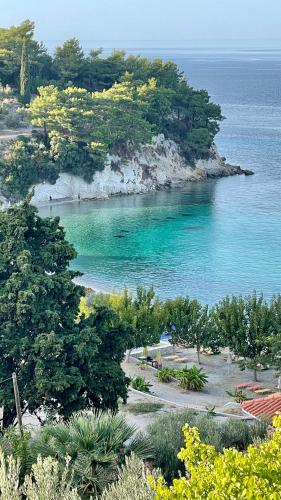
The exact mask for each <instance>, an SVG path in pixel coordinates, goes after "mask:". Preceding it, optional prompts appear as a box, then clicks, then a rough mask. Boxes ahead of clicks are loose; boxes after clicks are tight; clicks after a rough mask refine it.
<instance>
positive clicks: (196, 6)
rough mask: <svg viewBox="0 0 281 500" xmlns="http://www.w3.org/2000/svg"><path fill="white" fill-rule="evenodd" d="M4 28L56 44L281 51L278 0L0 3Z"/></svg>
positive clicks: (280, 5) (28, 0)
mask: <svg viewBox="0 0 281 500" xmlns="http://www.w3.org/2000/svg"><path fill="white" fill-rule="evenodd" d="M0 12H1V17H0V24H1V26H10V25H12V24H18V23H20V22H21V21H23V20H24V19H27V18H29V19H31V20H33V21H35V23H36V37H37V39H39V40H42V41H43V42H45V43H46V44H47V45H48V46H54V45H56V44H58V43H61V41H62V40H65V39H67V38H70V37H73V36H75V37H77V38H79V39H80V40H81V41H82V42H83V45H84V46H87V45H91V46H96V47H97V46H103V47H116V48H118V47H120V48H122V47H185V48H187V47H249V48H255V47H258V48H263V47H264V48H271V47H272V48H281V33H280V19H281V1H280V0H48V1H47V2H40V1H38V0H9V1H8V2H7V1H6V0H0Z"/></svg>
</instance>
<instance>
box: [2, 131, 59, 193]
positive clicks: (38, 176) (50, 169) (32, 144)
mask: <svg viewBox="0 0 281 500" xmlns="http://www.w3.org/2000/svg"><path fill="white" fill-rule="evenodd" d="M0 175H1V177H2V179H3V180H2V186H3V191H4V192H7V193H9V194H10V195H12V197H13V198H15V199H16V200H18V199H20V198H22V197H23V196H25V195H26V194H27V193H28V190H29V188H30V186H32V185H34V184H38V183H39V182H43V181H48V182H50V183H54V182H55V181H56V179H57V177H58V169H57V167H56V165H55V164H54V162H53V161H52V160H51V157H50V153H49V151H48V149H47V148H46V146H45V144H44V143H43V142H41V141H38V140H37V138H35V137H24V136H19V137H18V138H17V139H15V140H12V141H10V143H9V146H8V148H7V149H6V150H5V152H4V155H3V157H2V158H1V160H0Z"/></svg>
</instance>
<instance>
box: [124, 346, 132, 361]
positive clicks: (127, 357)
mask: <svg viewBox="0 0 281 500" xmlns="http://www.w3.org/2000/svg"><path fill="white" fill-rule="evenodd" d="M131 352H132V349H127V351H126V358H125V363H130V356H131Z"/></svg>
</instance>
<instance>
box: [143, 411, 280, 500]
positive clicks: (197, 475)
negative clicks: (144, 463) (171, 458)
mask: <svg viewBox="0 0 281 500" xmlns="http://www.w3.org/2000/svg"><path fill="white" fill-rule="evenodd" d="M275 427H276V430H275V432H274V433H273V435H272V438H271V439H269V440H266V441H264V442H262V443H260V444H258V445H256V446H254V445H250V446H249V447H248V449H247V452H246V453H245V452H239V451H237V450H235V449H233V448H230V449H225V450H224V451H223V452H222V453H218V452H217V451H216V449H215V448H214V447H213V446H210V445H208V444H205V443H203V442H202V441H201V440H200V435H199V432H198V430H197V429H196V428H191V427H189V426H188V425H185V427H184V429H183V432H184V437H185V449H182V450H181V451H180V453H179V455H178V456H179V459H180V460H182V461H183V462H184V465H185V470H186V473H187V477H182V478H180V479H176V480H174V481H173V485H172V486H171V487H167V486H166V485H165V483H164V481H163V478H162V479H161V478H160V479H158V480H157V481H155V480H154V479H152V478H151V479H150V484H151V485H152V486H153V487H154V488H155V491H156V499H159V500H160V499H165V500H166V499H167V500H168V499H173V500H175V499H179V500H181V499H183V498H190V499H192V498H194V499H195V498H206V499H215V498H216V499H219V500H220V499H224V498H227V499H230V500H232V499H233V500H236V499H237V498H245V499H247V500H250V499H252V500H254V499H255V500H259V499H260V500H264V499H268V500H269V499H272V500H275V499H276V500H277V499H278V498H279V497H280V494H281V475H280V468H281V418H280V417H276V419H275Z"/></svg>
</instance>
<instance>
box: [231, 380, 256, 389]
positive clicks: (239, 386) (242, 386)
mask: <svg viewBox="0 0 281 500" xmlns="http://www.w3.org/2000/svg"><path fill="white" fill-rule="evenodd" d="M249 385H252V384H251V382H241V384H237V385H235V389H246V387H248V386H249Z"/></svg>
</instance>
